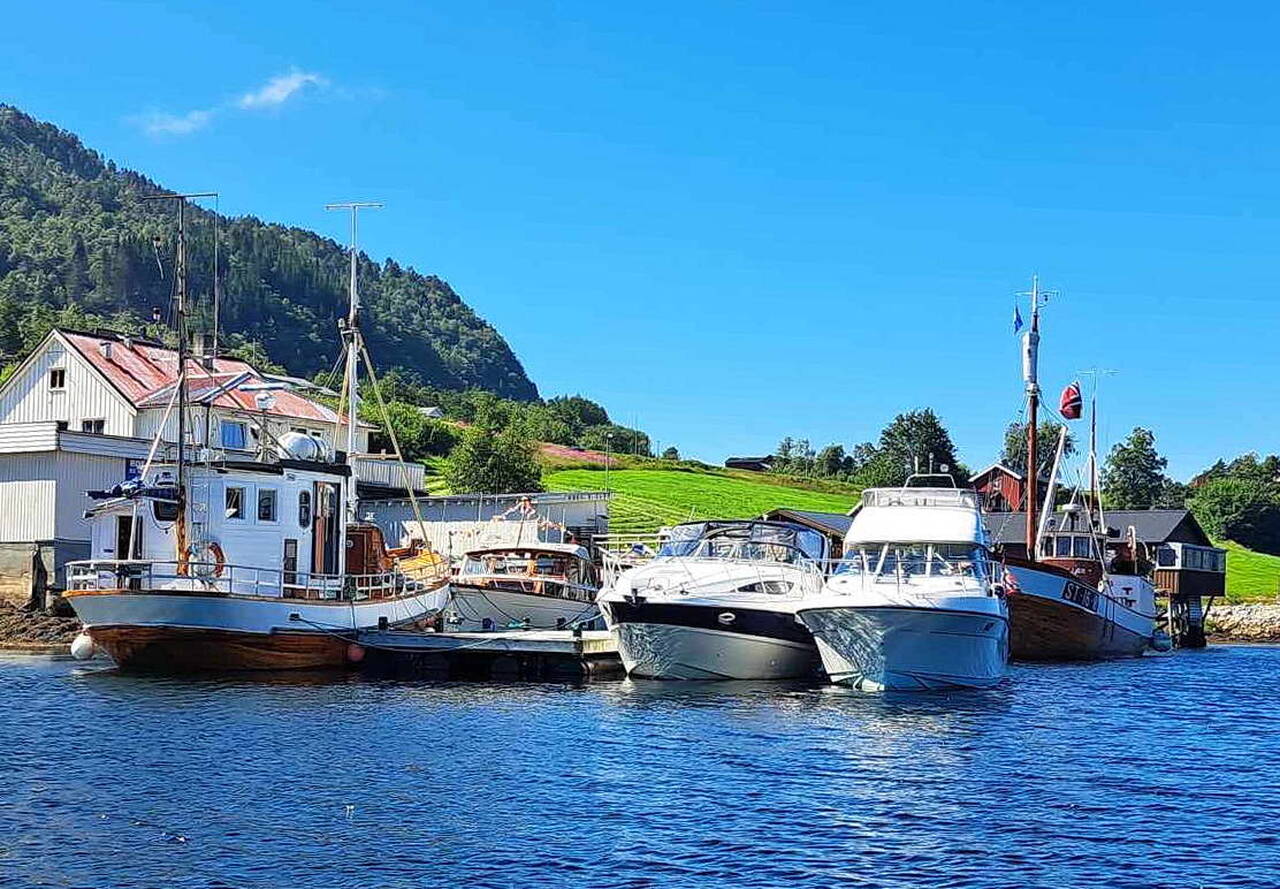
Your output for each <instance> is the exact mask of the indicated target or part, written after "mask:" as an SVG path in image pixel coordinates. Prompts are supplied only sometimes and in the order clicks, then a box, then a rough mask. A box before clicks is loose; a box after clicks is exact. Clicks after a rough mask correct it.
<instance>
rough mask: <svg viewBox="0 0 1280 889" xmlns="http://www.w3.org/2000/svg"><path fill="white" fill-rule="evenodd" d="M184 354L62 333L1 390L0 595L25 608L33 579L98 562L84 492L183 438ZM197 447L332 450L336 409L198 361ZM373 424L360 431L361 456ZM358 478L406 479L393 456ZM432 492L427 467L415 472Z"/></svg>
mask: <svg viewBox="0 0 1280 889" xmlns="http://www.w3.org/2000/svg"><path fill="white" fill-rule="evenodd" d="M177 369H178V361H177V354H176V352H175V351H174V350H173V349H170V348H168V347H166V346H164V345H161V344H159V343H155V342H150V341H147V340H144V339H140V338H135V337H128V336H124V335H121V334H114V333H101V332H99V333H82V332H77V331H70V330H54V331H51V332H50V333H49V335H48V336H47V337H46V338H45V339H44V341H43V342H41V343H40V345H39V346H38V347H37V348H36V349H35V350H34V351H33V352H32V354H31V355H30V357H28V358H27V360H26V361H25V362H23V363H22V365H21V366H20V367H19V368H18V369H17V370H16V371H15V372H14V374H13V375H12V376H11V377H10V378H9V379H8V380H7V381H6V382H5V383H4V384H3V385H0V504H3V507H4V508H2V509H0V599H6V600H8V601H14V602H19V603H21V602H25V601H26V599H27V597H28V596H29V595H30V590H31V585H32V581H33V579H37V578H36V577H35V576H34V575H39V574H40V573H42V572H43V573H44V574H45V575H46V576H47V579H48V583H49V584H50V585H55V586H56V585H60V583H61V580H62V577H61V574H62V566H63V565H64V564H65V563H66V562H67V561H69V560H72V559H78V558H88V556H89V525H88V523H87V522H85V521H84V518H83V516H84V511H85V509H86V508H87V507H88V506H89V503H90V501H89V500H88V498H87V497H86V494H85V492H86V491H90V490H101V489H106V488H110V487H111V486H112V485H115V484H117V483H118V482H120V481H123V480H124V479H126V478H129V477H132V476H133V475H135V474H136V473H137V471H138V469H139V468H140V467H141V466H142V464H143V463H144V462H145V460H146V458H147V454H148V451H149V448H150V445H151V442H152V440H153V439H154V437H155V435H156V432H157V430H159V429H160V428H161V426H163V427H164V434H163V436H162V440H163V441H165V442H169V443H170V444H169V445H168V446H167V451H168V453H163V452H162V453H160V454H159V455H158V456H159V457H161V458H166V457H167V458H170V459H171V458H172V457H173V456H174V454H173V449H174V448H175V447H176V444H174V442H176V440H177V416H176V407H173V406H171V405H172V402H173V401H174V400H175V399H174V395H175V392H174V390H175V388H176V383H177ZM187 376H188V380H189V383H188V396H189V399H190V401H191V403H192V405H193V406H192V407H191V409H190V410H189V413H188V418H189V425H188V436H187V441H188V444H189V446H192V447H196V448H204V447H205V446H208V447H210V448H213V449H215V450H216V451H222V452H231V453H236V452H243V453H244V455H245V457H246V458H247V459H252V457H253V456H254V455H255V454H257V453H258V452H259V451H260V449H264V448H266V447H268V446H269V444H270V443H271V442H272V441H274V440H275V439H277V438H279V436H281V435H283V434H284V433H286V432H290V431H297V432H302V433H305V434H307V435H312V436H314V437H316V438H319V439H322V440H323V441H325V442H326V444H327V445H328V446H329V447H330V448H332V447H333V444H334V438H335V431H336V427H337V424H338V422H339V418H338V415H337V413H336V412H335V411H333V410H331V409H330V408H328V407H326V406H325V405H323V404H320V403H319V402H317V401H314V400H312V399H309V398H307V397H305V396H304V395H302V394H300V392H299V391H297V388H296V385H295V384H296V382H297V381H292V382H291V381H289V380H287V379H286V378H280V377H273V376H271V375H268V374H262V373H259V372H257V371H255V370H254V369H253V368H252V367H251V366H249V365H248V364H246V363H245V362H243V361H240V360H238V359H234V358H225V357H219V358H192V359H191V360H190V361H189V363H188V366H187ZM371 429H372V427H371V426H369V425H368V424H364V423H361V424H359V425H358V427H357V443H358V449H359V450H360V451H364V450H365V449H367V446H368V438H369V432H370V430H371ZM352 462H353V466H354V468H355V472H356V476H357V478H361V477H362V476H363V474H364V472H365V469H364V467H367V471H368V473H369V474H370V476H371V479H370V480H371V481H379V482H380V481H382V480H383V479H384V478H385V479H386V481H387V482H393V483H394V482H395V481H396V480H399V479H403V478H405V471H404V470H400V469H399V467H398V464H396V471H395V472H392V471H391V469H392V466H391V465H389V464H388V462H387V461H385V460H378V459H374V458H368V457H362V458H355V459H353V461H352ZM408 472H410V473H411V475H410V481H412V482H413V484H414V487H419V488H420V487H421V472H422V468H421V467H420V466H412V467H408Z"/></svg>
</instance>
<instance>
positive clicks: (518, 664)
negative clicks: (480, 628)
mask: <svg viewBox="0 0 1280 889" xmlns="http://www.w3.org/2000/svg"><path fill="white" fill-rule="evenodd" d="M356 644H358V645H360V646H362V647H363V648H364V659H363V661H362V664H361V666H362V668H363V669H364V670H366V671H368V672H370V673H373V674H375V675H380V676H395V677H414V678H429V679H452V680H472V681H476V680H478V681H490V680H493V681H512V680H522V681H589V680H601V679H621V678H622V677H623V675H624V670H623V668H622V659H621V658H620V657H619V656H618V647H617V644H616V643H615V642H614V639H613V635H612V634H611V633H609V632H608V631H607V630H583V631H580V632H574V631H572V630H506V631H500V632H492V633H432V632H419V631H406V630H366V631H362V632H360V633H359V634H358V635H357V637H356Z"/></svg>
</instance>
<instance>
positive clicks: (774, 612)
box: [599, 521, 826, 679]
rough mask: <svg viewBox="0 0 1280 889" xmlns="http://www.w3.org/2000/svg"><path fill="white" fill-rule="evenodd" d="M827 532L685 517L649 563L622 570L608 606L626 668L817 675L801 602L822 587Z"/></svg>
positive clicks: (697, 674) (709, 674) (639, 672)
mask: <svg viewBox="0 0 1280 889" xmlns="http://www.w3.org/2000/svg"><path fill="white" fill-rule="evenodd" d="M825 558H826V541H825V540H824V539H823V538H822V536H821V535H820V534H818V533H817V532H815V531H812V530H810V529H808V528H804V527H801V526H799V525H793V524H789V523H784V522H764V521H714V522H693V523H689V524H684V525H677V526H676V527H675V528H673V529H672V531H671V535H670V537H669V538H668V540H667V542H666V543H665V544H664V546H663V547H662V549H661V550H660V551H659V552H658V555H657V556H656V557H655V558H654V559H653V560H652V561H651V562H649V563H648V564H645V565H642V566H640V567H638V568H633V569H631V570H629V571H626V572H624V573H622V574H621V575H620V576H619V577H618V578H617V579H616V581H615V582H614V583H613V585H612V586H611V587H609V588H608V589H606V590H605V591H604V592H602V593H601V596H600V599H599V601H600V608H601V611H602V612H603V613H604V617H605V621H606V623H607V624H608V626H609V628H610V629H611V630H612V631H613V633H614V635H615V637H616V638H617V640H618V651H619V654H620V655H621V657H622V663H623V665H624V666H625V667H626V669H627V672H628V673H629V674H630V675H633V676H639V677H645V678H653V679H786V678H794V677H803V676H809V675H814V674H816V672H817V668H818V653H817V650H816V648H815V647H814V644H813V638H812V636H811V635H810V634H809V631H808V630H806V629H805V628H804V626H803V625H801V624H800V623H799V622H798V621H797V620H796V609H797V607H799V606H800V605H801V604H802V603H804V602H806V601H808V600H809V599H811V598H812V597H814V596H816V595H818V593H819V592H821V589H822V579H823V574H822V565H823V563H824V561H825Z"/></svg>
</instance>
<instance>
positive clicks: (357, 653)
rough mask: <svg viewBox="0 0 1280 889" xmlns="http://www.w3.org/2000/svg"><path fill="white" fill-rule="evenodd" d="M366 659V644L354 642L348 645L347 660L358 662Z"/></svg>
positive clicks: (353, 662)
mask: <svg viewBox="0 0 1280 889" xmlns="http://www.w3.org/2000/svg"><path fill="white" fill-rule="evenodd" d="M362 660H364V646H363V645H357V644H356V643H354V642H352V643H351V644H350V645H348V646H347V662H348V663H352V664H358V663H360V662H361V661H362Z"/></svg>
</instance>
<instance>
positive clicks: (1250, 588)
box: [1215, 540, 1280, 602]
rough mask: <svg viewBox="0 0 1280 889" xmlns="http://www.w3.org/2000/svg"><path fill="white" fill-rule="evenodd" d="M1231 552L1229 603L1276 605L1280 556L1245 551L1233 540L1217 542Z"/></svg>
mask: <svg viewBox="0 0 1280 889" xmlns="http://www.w3.org/2000/svg"><path fill="white" fill-rule="evenodd" d="M1215 544H1216V545H1217V546H1221V547H1223V548H1224V549H1226V550H1227V601H1229V602H1275V601H1276V600H1277V593H1278V592H1280V556H1269V555H1267V554H1266V553H1256V552H1254V551H1253V550H1250V549H1245V548H1244V547H1243V546H1241V545H1240V544H1238V543H1232V542H1231V541H1230V540H1218V541H1215Z"/></svg>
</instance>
